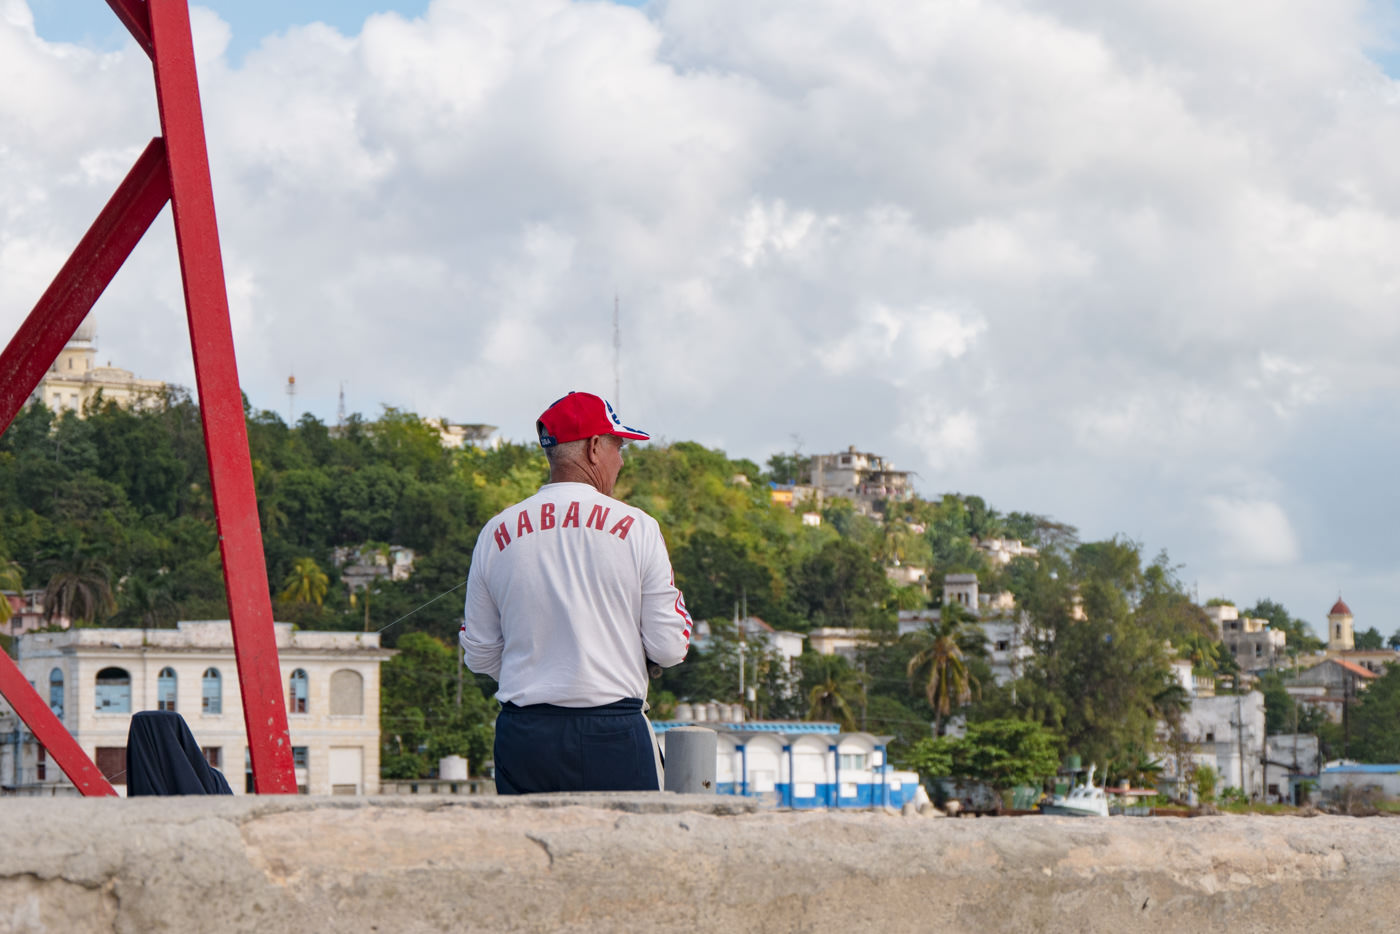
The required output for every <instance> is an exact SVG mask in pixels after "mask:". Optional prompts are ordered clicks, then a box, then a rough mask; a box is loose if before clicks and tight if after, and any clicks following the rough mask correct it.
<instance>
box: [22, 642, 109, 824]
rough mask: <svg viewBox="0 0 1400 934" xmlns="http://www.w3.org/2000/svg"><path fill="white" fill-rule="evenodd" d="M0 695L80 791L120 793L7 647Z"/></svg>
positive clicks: (89, 794) (88, 794)
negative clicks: (30, 680) (51, 707)
mask: <svg viewBox="0 0 1400 934" xmlns="http://www.w3.org/2000/svg"><path fill="white" fill-rule="evenodd" d="M0 695H3V696H4V698H5V699H6V700H7V701H9V702H10V706H11V707H13V708H14V709H15V713H17V714H19V718H20V719H21V720H23V721H24V722H25V725H27V726H28V727H29V730H30V732H31V733H33V734H34V737H35V739H37V740H39V742H41V743H43V744H44V748H45V749H47V750H48V752H49V755H51V756H53V760H54V761H55V762H57V763H58V767H59V768H60V769H62V770H63V774H64V775H67V776H68V780H69V781H71V782H72V783H73V784H74V785H76V786H77V788H78V790H79V791H80V792H82V793H83V794H84V795H86V796H93V795H111V796H112V797H116V794H117V792H116V789H115V788H113V787H112V784H111V782H109V781H107V778H106V776H104V775H103V774H102V772H101V771H100V770H99V769H98V768H97V766H95V765H93V764H92V760H91V759H89V758H88V755H87V753H85V752H83V747H81V746H79V745H78V741H77V740H76V739H74V738H73V734H72V733H69V732H68V731H67V730H65V729H64V728H63V722H62V721H61V720H59V719H58V717H57V716H55V715H54V712H53V711H52V710H50V709H49V705H48V704H46V703H44V699H43V698H41V697H40V696H39V693H38V692H37V691H35V690H34V686H33V685H32V684H30V683H29V681H28V679H26V678H25V677H24V673H23V672H22V671H20V670H19V666H17V665H16V664H15V663H14V660H13V659H11V658H10V656H9V655H7V654H6V653H5V652H3V651H0ZM19 749H20V747H19V746H16V747H15V755H19Z"/></svg>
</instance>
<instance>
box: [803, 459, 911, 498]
mask: <svg viewBox="0 0 1400 934" xmlns="http://www.w3.org/2000/svg"><path fill="white" fill-rule="evenodd" d="M811 472H812V486H813V488H815V489H816V490H818V491H820V492H821V494H822V496H823V497H830V496H842V497H845V498H846V499H849V500H851V501H852V502H854V503H855V505H856V509H857V510H859V511H860V512H862V513H864V514H865V515H872V514H873V513H874V512H876V510H877V508H878V507H879V505H880V504H881V503H883V502H884V501H885V500H894V501H902V500H907V499H910V498H912V497H913V495H914V488H913V487H912V486H911V485H910V483H909V471H907V470H895V469H894V464H891V463H889V462H887V461H886V460H885V459H884V458H883V457H881V456H880V455H878V454H870V453H868V452H863V451H857V450H856V449H855V446H854V445H852V446H851V447H849V448H847V449H846V450H845V451H842V452H841V453H839V454H815V455H813V456H812V464H811Z"/></svg>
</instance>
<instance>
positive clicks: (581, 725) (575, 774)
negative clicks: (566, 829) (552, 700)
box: [496, 697, 658, 795]
mask: <svg viewBox="0 0 1400 934" xmlns="http://www.w3.org/2000/svg"><path fill="white" fill-rule="evenodd" d="M657 788H658V785H657V779H656V758H655V755H654V753H653V752H652V738H651V728H650V727H649V726H648V725H647V721H646V717H644V716H642V702H641V701H640V700H639V699H637V698H635V697H628V698H624V699H623V700H620V701H616V702H614V703H611V704H606V705H604V706H602V707H556V706H554V705H553V704H531V705H529V706H528V707H517V706H516V705H515V704H512V703H509V702H507V703H505V704H502V705H501V713H500V715H499V716H497V717H496V793H497V794H502V795H524V794H535V793H537V792H543V791H656V790H657Z"/></svg>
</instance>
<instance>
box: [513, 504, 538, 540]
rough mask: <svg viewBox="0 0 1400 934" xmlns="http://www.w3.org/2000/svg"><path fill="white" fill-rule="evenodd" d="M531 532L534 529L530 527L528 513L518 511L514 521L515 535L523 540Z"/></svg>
mask: <svg viewBox="0 0 1400 934" xmlns="http://www.w3.org/2000/svg"><path fill="white" fill-rule="evenodd" d="M533 531H535V528H534V526H532V525H530V513H529V512H527V511H526V510H524V509H522V510H520V515H519V516H518V517H517V518H516V520H515V534H516V535H517V536H519V537H522V538H523V537H524V536H526V535H528V534H529V533H531V532H533Z"/></svg>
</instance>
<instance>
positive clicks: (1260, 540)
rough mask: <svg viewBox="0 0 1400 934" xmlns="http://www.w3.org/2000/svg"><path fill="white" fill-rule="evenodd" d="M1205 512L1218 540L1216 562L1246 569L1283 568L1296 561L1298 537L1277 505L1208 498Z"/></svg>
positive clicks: (1214, 497)
mask: <svg viewBox="0 0 1400 934" xmlns="http://www.w3.org/2000/svg"><path fill="white" fill-rule="evenodd" d="M1206 509H1207V512H1208V514H1209V516H1210V520H1211V523H1212V525H1214V527H1215V532H1216V534H1217V535H1218V536H1219V538H1218V541H1217V548H1218V554H1219V560H1220V561H1221V562H1222V563H1224V564H1227V565H1231V566H1239V565H1244V566H1246V567H1252V566H1260V565H1262V566H1269V565H1274V566H1277V565H1287V564H1292V563H1293V562H1295V561H1297V560H1298V557H1299V554H1300V549H1299V545H1298V535H1297V533H1295V532H1294V531H1293V526H1292V524H1291V523H1290V522H1289V521H1288V514H1287V513H1285V512H1284V511H1283V508H1282V507H1281V506H1279V504H1278V503H1275V502H1272V501H1270V500H1263V499H1233V498H1230V497H1224V496H1212V497H1209V498H1207V500H1206Z"/></svg>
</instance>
